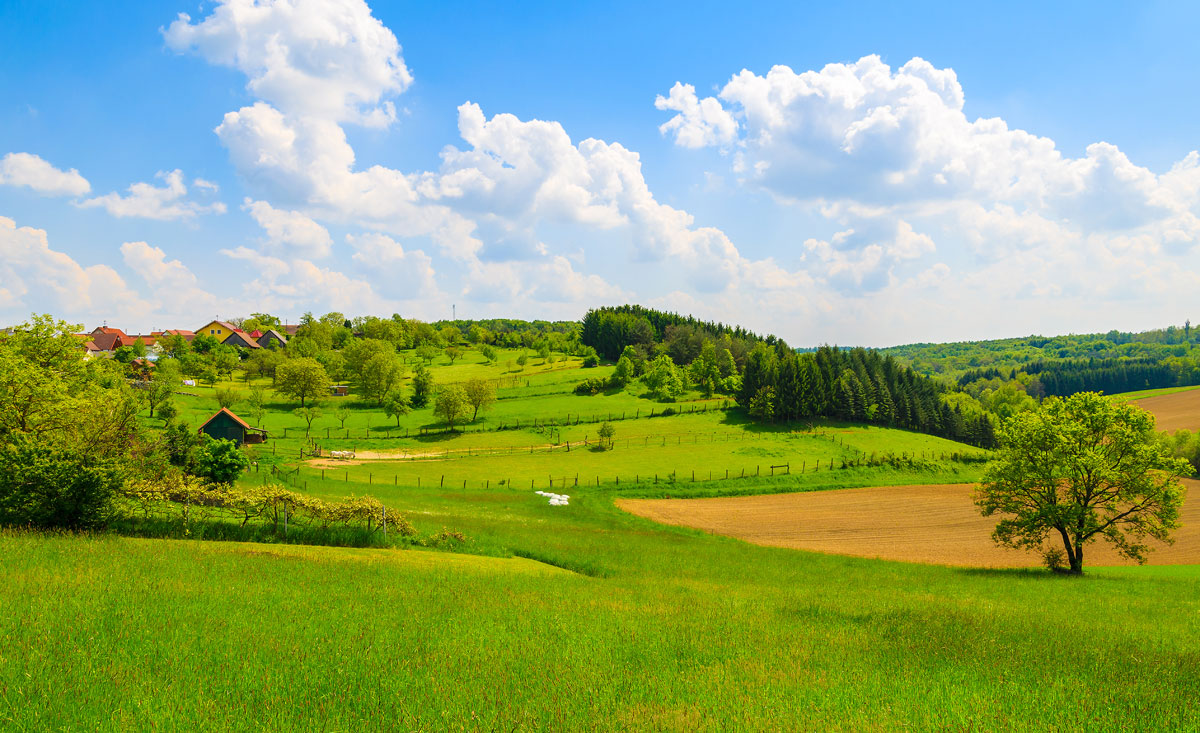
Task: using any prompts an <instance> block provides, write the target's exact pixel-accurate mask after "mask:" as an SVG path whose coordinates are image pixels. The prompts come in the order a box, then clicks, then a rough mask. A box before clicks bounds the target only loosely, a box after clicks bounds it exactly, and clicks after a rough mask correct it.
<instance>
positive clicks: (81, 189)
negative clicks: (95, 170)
mask: <svg viewBox="0 0 1200 733" xmlns="http://www.w3.org/2000/svg"><path fill="white" fill-rule="evenodd" d="M0 185H6V186H28V187H29V188H32V189H33V190H34V191H37V192H38V193H42V194H46V195H49V196H82V195H84V194H86V193H87V192H88V191H90V190H92V185H91V184H90V183H88V182H87V179H86V178H84V177H83V176H81V175H79V171H77V170H75V169H74V168H72V169H71V170H69V171H60V170H59V169H57V168H55V167H54V166H52V165H50V164H49V163H47V162H46V161H44V160H42V159H41V158H39V157H38V156H36V155H34V154H32V153H9V154H8V155H5V156H4V158H3V159H0Z"/></svg>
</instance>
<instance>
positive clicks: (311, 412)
mask: <svg viewBox="0 0 1200 733" xmlns="http://www.w3.org/2000/svg"><path fill="white" fill-rule="evenodd" d="M292 414H293V415H295V416H296V417H299V418H302V419H303V420H304V437H305V438H307V437H308V433H309V431H311V430H312V424H313V420H316V419H317V418H318V417H320V416H321V415H323V414H325V413H323V412H321V408H320V407H317V406H316V405H310V406H308V407H297V408H296V409H294V410H292Z"/></svg>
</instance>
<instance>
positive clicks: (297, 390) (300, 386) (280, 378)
mask: <svg viewBox="0 0 1200 733" xmlns="http://www.w3.org/2000/svg"><path fill="white" fill-rule="evenodd" d="M329 385H330V381H329V374H328V373H326V371H325V367H323V366H321V363H320V362H319V361H317V360H316V359H313V358H311V357H302V358H299V359H289V360H287V361H285V362H283V363H282V364H280V365H279V368H278V369H276V370H275V389H276V390H278V391H279V392H282V393H283V394H285V395H288V396H290V397H295V398H296V399H298V400H300V406H301V407H304V406H305V403H306V401H307V400H309V399H311V398H313V397H319V396H321V395H323V394H325V393H326V392H328V391H329Z"/></svg>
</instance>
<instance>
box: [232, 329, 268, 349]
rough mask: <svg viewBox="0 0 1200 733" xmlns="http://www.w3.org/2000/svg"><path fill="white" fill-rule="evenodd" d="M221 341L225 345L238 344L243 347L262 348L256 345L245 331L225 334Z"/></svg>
mask: <svg viewBox="0 0 1200 733" xmlns="http://www.w3.org/2000/svg"><path fill="white" fill-rule="evenodd" d="M222 343H224V344H225V345H226V346H240V347H242V348H243V349H261V348H262V347H261V346H259V345H258V342H257V341H255V340H254V339H252V338H250V334H248V333H246V332H245V331H234V332H233V333H231V334H229V335H228V336H226V337H225V340H224V341H223V342H222Z"/></svg>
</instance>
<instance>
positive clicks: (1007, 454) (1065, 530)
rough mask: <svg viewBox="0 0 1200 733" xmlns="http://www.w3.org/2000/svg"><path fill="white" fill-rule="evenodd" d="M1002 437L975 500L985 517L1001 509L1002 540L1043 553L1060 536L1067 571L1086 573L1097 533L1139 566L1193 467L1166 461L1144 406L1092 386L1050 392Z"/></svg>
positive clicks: (1164, 528)
mask: <svg viewBox="0 0 1200 733" xmlns="http://www.w3.org/2000/svg"><path fill="white" fill-rule="evenodd" d="M999 440H1000V447H999V449H998V451H997V454H996V459H995V460H994V461H993V462H992V463H990V464H989V465H988V468H987V470H986V472H985V474H984V480H983V482H982V483H981V484H980V487H979V489H978V491H977V493H976V498H975V503H976V505H978V506H979V509H980V511H981V512H982V513H983V514H984V516H992V515H994V514H1001V515H1004V517H1003V518H1002V519H1001V520H1000V522H999V523H998V524H997V525H996V529H995V531H994V532H993V533H992V537H993V539H995V541H996V542H997V543H998V544H1000V545H1004V546H1007V547H1019V548H1027V549H1039V548H1042V547H1043V543H1044V542H1045V541H1046V539H1047V538H1048V537H1050V536H1055V535H1056V536H1057V539H1060V540H1061V541H1062V543H1063V548H1064V550H1065V552H1066V558H1067V561H1068V563H1069V566H1070V570H1071V572H1074V573H1082V572H1083V558H1084V548H1085V545H1087V544H1088V543H1090V542H1092V541H1094V540H1095V539H1096V538H1098V537H1103V538H1104V539H1106V540H1108V542H1110V543H1111V544H1112V545H1113V546H1114V547H1115V548H1116V549H1117V551H1118V552H1120V553H1121V554H1122V555H1123V556H1125V557H1128V558H1130V559H1132V560H1135V561H1137V562H1139V563H1141V562H1145V560H1146V553H1147V552H1148V551H1149V550H1150V547H1149V545H1148V544H1147V542H1146V540H1147V539H1148V538H1152V539H1156V540H1160V541H1170V532H1171V530H1173V529H1175V528H1177V527H1178V526H1179V507H1180V505H1181V504H1182V502H1183V494H1184V489H1183V486H1182V484H1181V483H1180V481H1179V477H1180V476H1184V475H1190V474H1191V466H1190V465H1189V464H1188V462H1187V461H1186V460H1184V459H1182V458H1175V457H1172V455H1171V452H1170V446H1169V445H1167V444H1166V443H1165V442H1164V441H1162V440H1161V439H1160V438H1159V437H1158V434H1157V433H1156V432H1155V429H1154V417H1153V416H1152V415H1150V414H1149V413H1147V412H1145V411H1144V410H1141V409H1139V408H1137V407H1133V406H1131V405H1129V404H1126V403H1120V402H1114V401H1112V400H1108V399H1105V398H1104V397H1103V396H1101V395H1100V394H1098V393H1095V392H1081V393H1079V394H1076V395H1072V396H1071V397H1067V398H1064V399H1059V398H1051V399H1048V400H1046V401H1045V402H1044V403H1043V404H1042V405H1041V407H1040V408H1038V409H1036V410H1030V411H1027V412H1023V413H1020V414H1018V415H1015V416H1014V417H1012V418H1011V419H1010V420H1009V421H1007V422H1006V423H1005V424H1004V425H1003V426H1002V428H1001V429H1000V431H999Z"/></svg>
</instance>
